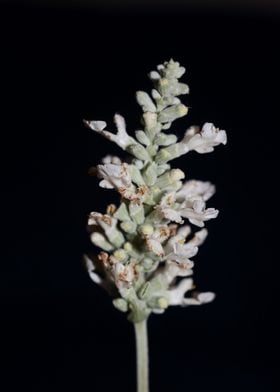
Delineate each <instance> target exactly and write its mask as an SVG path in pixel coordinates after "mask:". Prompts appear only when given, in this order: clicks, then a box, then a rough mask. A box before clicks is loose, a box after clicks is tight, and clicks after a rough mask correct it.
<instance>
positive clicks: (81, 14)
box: [0, 4, 280, 392]
mask: <svg viewBox="0 0 280 392" xmlns="http://www.w3.org/2000/svg"><path fill="white" fill-rule="evenodd" d="M0 25H1V27H0V34H1V76H0V78H1V85H0V91H1V92H0V94H1V97H2V103H1V112H2V114H1V158H2V159H3V161H2V164H1V193H2V195H3V196H4V199H3V200H4V201H3V202H2V203H1V229H2V235H1V239H2V240H3V245H2V252H1V256H2V257H1V276H0V283H1V288H0V290H1V319H2V320H1V325H2V334H1V353H2V354H3V360H4V364H5V366H4V370H3V367H2V368H1V369H2V370H3V375H4V376H5V377H4V378H3V377H2V379H1V380H2V381H1V383H3V388H2V389H1V390H3V391H18V390H24V391H25V390H26V391H27V390H28V391H36V392H37V391H40V392H41V391H72V390H73V391H81V392H82V391H83V392H84V391H110V390H112V388H115V389H117V390H123V391H133V390H135V386H134V383H135V376H134V372H135V370H134V342H133V329H132V326H131V325H130V324H129V323H128V322H127V321H126V319H125V317H124V316H123V315H122V314H120V313H119V312H118V311H116V310H115V309H114V308H113V307H112V306H111V302H110V298H108V296H107V294H106V293H105V292H103V291H102V290H101V289H100V288H99V287H97V286H95V285H94V284H93V283H92V282H91V281H90V280H89V278H88V277H87V275H86V272H85V270H84V269H83V266H82V263H81V256H82V254H83V252H85V251H87V250H89V249H91V245H90V242H89V240H88V238H87V233H86V230H85V227H86V221H87V214H88V213H89V212H90V211H91V210H102V209H104V207H105V205H106V204H107V203H108V202H111V201H114V200H116V195H115V194H114V192H111V191H109V190H108V191H107V190H101V189H98V186H97V181H96V179H95V178H92V177H89V176H88V175H87V170H88V168H89V167H90V166H91V165H95V164H97V163H98V162H99V161H100V159H101V158H102V157H103V156H104V155H105V154H106V153H107V152H109V151H110V152H115V153H119V151H118V149H117V148H116V147H115V146H113V145H111V144H110V143H109V142H107V141H104V140H102V139H101V137H99V136H98V135H96V134H94V133H93V132H91V131H90V130H88V129H86V128H84V126H83V124H82V119H83V118H86V119H106V120H107V121H108V122H109V123H110V124H112V117H113V114H114V113H115V112H116V111H118V112H120V113H121V114H123V115H124V116H125V117H126V119H127V123H128V126H129V128H130V129H135V128H136V127H137V126H138V118H139V114H140V111H139V108H138V107H137V105H136V103H135V100H134V93H135V91H136V90H137V89H144V90H145V89H149V88H150V84H149V81H148V79H147V76H146V74H147V72H148V71H150V70H151V69H154V67H155V65H156V64H158V63H160V62H162V61H164V60H167V59H169V58H170V57H173V58H174V59H175V60H178V61H180V62H181V63H182V64H183V65H185V66H186V68H187V73H186V75H185V81H186V82H187V83H188V84H189V85H190V89H191V94H190V96H189V97H187V98H186V100H185V102H187V104H189V105H190V106H191V109H190V112H189V115H188V117H185V118H184V119H183V120H182V121H181V120H180V121H177V127H176V128H177V131H178V134H179V133H180V132H183V130H184V129H185V128H186V127H187V126H188V125H191V124H200V125H201V124H202V123H203V122H205V121H213V122H214V123H215V124H216V125H218V126H219V127H221V128H224V129H226V130H227V132H228V138H229V142H228V145H227V146H226V147H219V148H217V149H216V150H215V153H214V154H206V155H198V154H189V156H185V157H183V158H181V159H179V160H177V161H176V162H175V163H176V164H177V165H178V167H181V168H183V169H184V170H186V173H187V176H188V177H189V178H197V179H202V180H211V181H212V182H214V183H215V184H216V185H217V194H216V195H215V196H214V197H213V199H212V200H211V202H210V203H209V205H210V204H211V206H214V207H216V208H218V209H219V210H220V215H219V218H218V219H217V220H215V221H213V222H209V225H208V228H209V231H210V235H209V237H208V241H207V242H206V244H205V245H204V247H203V248H202V249H201V251H200V253H199V255H198V256H197V257H196V258H195V260H196V267H195V282H196V284H197V286H198V288H200V289H201V290H213V291H215V292H216V293H217V299H216V300H215V302H214V303H213V304H211V305H207V306H205V307H197V308H187V309H180V308H173V309H170V310H168V311H167V312H166V313H165V314H164V315H163V316H152V317H151V319H150V322H149V327H150V341H151V346H150V358H151V386H152V391H174V392H175V391H181V390H184V391H185V390H187V391H188V390H195V391H204V390H205V389H206V388H207V390H210V391H236V390H240V391H243V390H246V391H247V390H248V391H251V390H252V391H253V390H254V391H272V390H274V387H275V385H274V375H275V373H276V366H277V360H276V359H275V357H274V353H276V348H275V346H276V337H277V333H276V332H277V329H276V316H277V309H278V306H277V301H276V292H277V280H278V279H277V269H278V266H277V264H278V262H279V260H277V252H275V251H273V250H272V249H273V244H274V243H276V244H277V237H276V235H275V234H277V220H276V213H277V209H278V206H277V202H278V191H277V181H278V175H277V158H278V156H279V152H278V145H279V144H278V132H279V123H278V118H277V115H278V112H279V108H278V106H279V98H278V97H279V80H278V72H279V60H278V58H277V51H279V32H280V29H279V16H278V15H277V14H275V13H274V14H273V13H272V12H269V10H264V9H263V10H262V12H254V11H253V10H251V11H249V10H247V11H246V12H245V11H242V10H241V9H239V10H237V9H236V10H235V11H234V10H229V9H226V8H224V9H223V10H222V9H217V8H215V9H214V8H213V9H212V8H209V9H206V8H202V7H201V8H190V7H189V8H187V7H185V8H183V7H178V6H177V7H175V6H174V7H171V6H169V7H167V6H166V7H157V8H156V7H155V8H151V7H150V8H148V6H146V8H144V7H139V8H133V9H122V10H119V9H118V8H117V7H116V8H111V9H106V7H103V8H100V9H98V8H78V7H69V8H66V7H65V8H59V7H55V8H51V7H35V6H33V7H31V6H30V7H28V6H14V7H13V6H11V5H10V6H9V5H7V4H6V6H4V5H3V6H1V16H0ZM4 380H5V382H4ZM4 383H5V384H4Z"/></svg>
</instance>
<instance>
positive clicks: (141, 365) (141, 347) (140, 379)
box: [134, 319, 149, 392]
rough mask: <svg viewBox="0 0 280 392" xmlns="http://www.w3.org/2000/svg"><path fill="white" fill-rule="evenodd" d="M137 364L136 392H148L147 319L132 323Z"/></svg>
mask: <svg viewBox="0 0 280 392" xmlns="http://www.w3.org/2000/svg"><path fill="white" fill-rule="evenodd" d="M134 328H135V339H136V362H137V392H149V353H148V333H147V319H144V320H143V321H140V322H138V323H134Z"/></svg>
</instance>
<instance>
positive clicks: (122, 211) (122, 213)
mask: <svg viewBox="0 0 280 392" xmlns="http://www.w3.org/2000/svg"><path fill="white" fill-rule="evenodd" d="M114 217H115V218H117V219H118V220H120V221H127V220H129V219H130V217H129V214H128V210H127V207H126V204H125V203H121V205H120V206H119V208H118V209H117V211H116V212H115V213H114Z"/></svg>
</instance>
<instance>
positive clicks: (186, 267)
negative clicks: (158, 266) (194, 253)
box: [159, 260, 193, 285]
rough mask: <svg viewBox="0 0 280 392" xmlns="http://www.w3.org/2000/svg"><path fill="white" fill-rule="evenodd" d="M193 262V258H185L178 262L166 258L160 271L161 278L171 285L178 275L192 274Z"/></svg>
mask: <svg viewBox="0 0 280 392" xmlns="http://www.w3.org/2000/svg"><path fill="white" fill-rule="evenodd" d="M192 268H193V262H192V261H191V260H184V262H182V263H180V264H178V263H177V262H176V261H172V260H166V262H165V266H164V268H163V269H162V270H161V272H160V274H159V275H160V276H161V278H162V279H163V280H164V281H165V282H166V284H167V285H170V284H171V283H172V282H173V281H174V279H175V278H176V277H177V276H180V277H182V276H184V277H185V276H190V275H192V274H193V271H192Z"/></svg>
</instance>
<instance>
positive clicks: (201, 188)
mask: <svg viewBox="0 0 280 392" xmlns="http://www.w3.org/2000/svg"><path fill="white" fill-rule="evenodd" d="M214 193H215V186H214V185H213V184H211V182H209V181H197V180H189V181H186V182H185V183H184V184H183V186H182V188H181V189H179V190H178V191H177V192H176V201H178V202H180V201H184V200H196V199H201V200H204V201H207V200H208V199H210V197H212V196H213V195H214Z"/></svg>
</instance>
